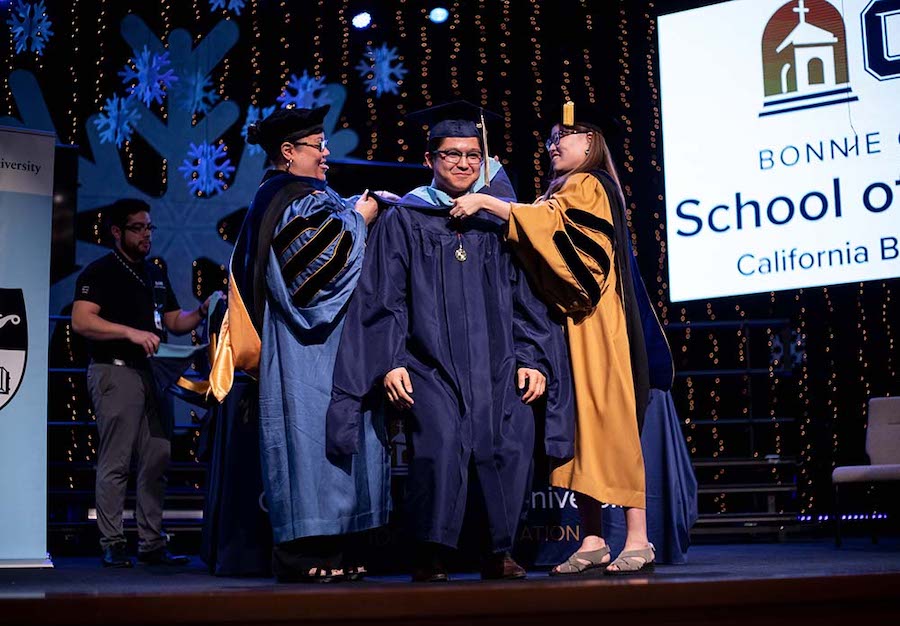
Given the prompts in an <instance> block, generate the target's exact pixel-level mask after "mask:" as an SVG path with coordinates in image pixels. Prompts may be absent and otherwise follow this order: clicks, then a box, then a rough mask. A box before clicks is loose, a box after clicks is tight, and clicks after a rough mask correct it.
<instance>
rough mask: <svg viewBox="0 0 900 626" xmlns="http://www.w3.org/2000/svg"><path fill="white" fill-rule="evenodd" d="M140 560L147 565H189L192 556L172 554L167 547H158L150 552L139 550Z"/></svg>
mask: <svg viewBox="0 0 900 626" xmlns="http://www.w3.org/2000/svg"><path fill="white" fill-rule="evenodd" d="M138 561H140V562H141V563H146V564H147V565H187V564H188V563H190V562H191V557H189V556H184V555H181V554H172V553H171V552H169V551H168V550H166V549H165V548H157V549H156V550H151V551H149V552H138Z"/></svg>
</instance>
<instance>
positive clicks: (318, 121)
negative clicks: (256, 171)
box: [247, 104, 331, 154]
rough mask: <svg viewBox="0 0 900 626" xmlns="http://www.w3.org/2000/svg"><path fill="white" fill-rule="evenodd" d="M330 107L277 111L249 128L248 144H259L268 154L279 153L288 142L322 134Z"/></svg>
mask: <svg viewBox="0 0 900 626" xmlns="http://www.w3.org/2000/svg"><path fill="white" fill-rule="evenodd" d="M330 108H331V107H330V105H327V104H326V105H324V106H320V107H317V108H315V109H297V108H295V109H277V110H276V111H274V112H273V113H272V114H271V115H270V116H269V117H267V118H266V119H264V120H262V121H261V122H256V123H254V124H251V125H250V126H249V127H248V128H247V143H250V144H259V145H261V146H262V147H263V149H264V150H265V151H266V153H267V154H271V153H273V152H277V151H278V146H280V145H281V144H282V143H284V141H286V140H294V139H301V138H303V137H306V136H308V135H313V134H315V133H318V132H322V124H323V123H324V122H325V116H326V115H327V114H328V110H329V109H330Z"/></svg>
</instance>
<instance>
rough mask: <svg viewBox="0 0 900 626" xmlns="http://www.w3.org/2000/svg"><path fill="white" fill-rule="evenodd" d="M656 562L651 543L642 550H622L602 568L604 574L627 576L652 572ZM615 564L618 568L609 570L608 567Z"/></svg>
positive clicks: (654, 551) (654, 550)
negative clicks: (605, 567)
mask: <svg viewBox="0 0 900 626" xmlns="http://www.w3.org/2000/svg"><path fill="white" fill-rule="evenodd" d="M655 564H656V549H655V548H654V547H653V544H652V543H651V544H650V546H649V547H647V548H644V549H643V550H629V551H628V552H622V553H621V554H619V556H618V557H616V560H615V561H613V562H612V563H610V564H609V566H608V567H607V569H605V570H603V573H604V574H607V575H609V576H627V575H630V574H638V573H649V572H652V571H653V569H654V567H655ZM613 565H615V566H616V567H617V568H618V569H614V570H611V569H609V567H612V566H613Z"/></svg>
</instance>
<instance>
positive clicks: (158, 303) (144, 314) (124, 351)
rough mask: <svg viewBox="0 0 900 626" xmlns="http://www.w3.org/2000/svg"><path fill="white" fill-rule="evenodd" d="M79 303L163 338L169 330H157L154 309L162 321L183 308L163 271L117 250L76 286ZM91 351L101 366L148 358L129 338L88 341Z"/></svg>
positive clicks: (90, 268)
mask: <svg viewBox="0 0 900 626" xmlns="http://www.w3.org/2000/svg"><path fill="white" fill-rule="evenodd" d="M75 300H85V301H87V302H93V303H94V304H96V305H98V306H99V307H100V313H99V315H100V317H101V318H103V319H104V320H106V321H107V322H113V323H116V324H122V325H124V326H130V327H131V328H137V329H138V330H146V331H149V332H153V333H156V334H157V335H159V337H160V338H161V339H165V331H164V330H160V329H158V328H157V327H156V323H155V322H154V315H153V312H154V310H156V311H158V312H159V315H160V319H161V318H162V316H163V315H164V314H165V313H168V312H170V311H177V310H178V309H180V308H181V307H180V306H178V300H177V299H176V298H175V293H174V292H173V291H172V286H171V285H170V284H169V276H168V274H167V273H166V271H165V270H164V269H163V268H161V267H160V266H158V265H156V264H155V263H151V262H150V261H140V262H138V263H131V262H129V261H127V260H126V259H125V257H123V256H122V255H121V254H119V253H118V252H117V251H115V250H114V251H113V252H110V253H109V254H107V255H106V256H104V257H101V258H99V259H97V260H96V261H94V262H93V263H91V264H90V265H88V266H87V267H86V268H84V270H83V271H82V272H81V275H80V276H79V277H78V281H77V282H76V283H75ZM88 351H89V352H90V355H91V358H92V359H93V360H94V361H97V362H98V363H111V362H112V361H113V359H122V360H123V361H126V362H127V363H129V364H132V365H140V364H143V363H145V361H146V359H147V356H146V354H145V353H144V349H143V348H142V347H140V346H137V345H135V344H133V343H131V342H130V341H128V340H127V339H114V340H110V341H93V340H88Z"/></svg>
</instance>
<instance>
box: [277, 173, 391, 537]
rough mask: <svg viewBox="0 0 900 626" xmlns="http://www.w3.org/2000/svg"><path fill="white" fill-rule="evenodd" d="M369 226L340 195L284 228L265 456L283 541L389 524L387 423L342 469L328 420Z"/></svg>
mask: <svg viewBox="0 0 900 626" xmlns="http://www.w3.org/2000/svg"><path fill="white" fill-rule="evenodd" d="M366 232H367V228H366V224H365V221H364V220H363V218H362V216H361V215H360V214H359V213H358V212H357V211H356V210H354V208H353V205H352V204H351V203H350V202H349V201H344V200H343V199H342V198H341V197H340V196H338V195H337V194H336V193H335V192H334V191H333V190H331V189H330V188H327V187H326V188H324V190H322V191H313V192H312V193H310V194H309V195H306V196H304V197H302V198H298V199H296V200H294V201H293V202H292V203H291V204H290V206H289V207H288V208H287V209H286V210H285V211H284V214H283V216H282V218H281V221H280V223H279V224H278V226H277V227H276V228H275V236H274V237H273V239H272V245H271V246H270V251H269V263H268V268H267V270H266V291H267V293H266V304H265V312H264V317H263V325H262V326H263V328H262V334H261V340H262V352H261V356H260V445H261V449H260V454H261V457H262V473H263V484H264V486H265V494H266V503H267V505H268V509H269V516H270V519H271V522H272V531H273V538H274V541H275V543H283V542H286V541H290V540H293V539H298V538H301V537H309V536H316V535H335V534H343V533H351V532H357V531H362V530H367V529H370V528H374V527H377V526H381V525H384V524H386V523H387V520H388V514H389V511H390V458H389V451H388V446H387V434H386V428H385V425H384V423H383V420H381V419H379V417H378V416H376V417H374V418H373V419H371V420H369V421H367V422H366V423H365V424H363V425H362V427H361V428H360V433H359V438H360V441H359V450H360V453H359V454H358V455H356V456H354V457H353V458H352V459H349V458H347V459H344V460H342V461H340V462H339V463H340V465H336V464H334V463H332V461H331V460H329V459H328V458H326V454H325V414H326V411H327V409H328V404H329V401H330V399H331V386H332V373H333V370H334V362H335V355H336V352H337V347H338V342H339V340H340V336H341V329H342V327H343V322H344V314H345V311H346V304H347V301H348V299H349V298H350V295H351V293H352V292H353V289H354V287H355V286H356V282H357V279H358V277H359V272H360V269H361V267H362V260H363V254H364V251H365V240H366Z"/></svg>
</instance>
